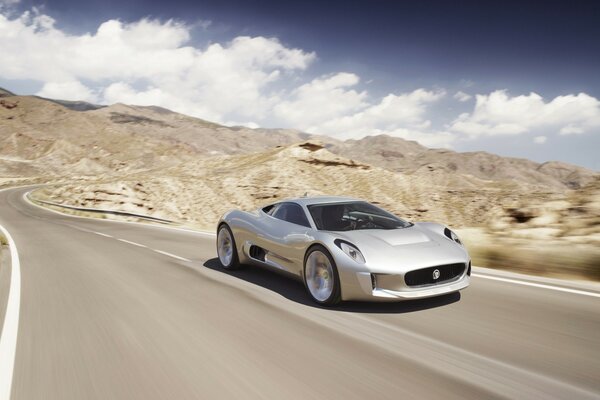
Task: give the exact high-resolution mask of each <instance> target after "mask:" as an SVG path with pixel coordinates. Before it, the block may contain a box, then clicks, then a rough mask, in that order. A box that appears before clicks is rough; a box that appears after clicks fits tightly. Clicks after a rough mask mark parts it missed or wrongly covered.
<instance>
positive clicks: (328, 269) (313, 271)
mask: <svg viewBox="0 0 600 400" xmlns="http://www.w3.org/2000/svg"><path fill="white" fill-rule="evenodd" d="M302 277H303V281H304V286H305V287H306V290H307V292H308V294H309V295H310V297H311V298H312V299H313V301H315V302H316V303H318V304H320V305H323V306H334V305H336V304H339V303H340V302H341V301H342V290H341V284H340V277H339V274H338V270H337V266H336V265H335V261H334V260H333V257H332V256H331V254H330V253H329V251H328V250H327V249H326V248H325V247H323V246H321V245H315V246H312V247H311V248H310V249H309V250H308V251H307V252H306V255H305V257H304V269H303V274H302Z"/></svg>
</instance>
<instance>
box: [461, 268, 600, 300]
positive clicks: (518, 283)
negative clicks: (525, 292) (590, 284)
mask: <svg viewBox="0 0 600 400" xmlns="http://www.w3.org/2000/svg"><path fill="white" fill-rule="evenodd" d="M471 276H475V277H477V278H483V279H490V280H493V281H500V282H507V283H514V284H517V285H523V286H531V287H537V288H541V289H549V290H556V291H558V292H566V293H573V294H581V295H583V296H590V297H600V293H595V292H588V291H586V290H579V289H569V288H564V287H560V286H551V285H544V284H542V283H534V282H527V281H519V280H516V279H509V278H500V277H498V276H490V275H481V274H477V273H472V274H471Z"/></svg>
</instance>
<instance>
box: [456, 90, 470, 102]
mask: <svg viewBox="0 0 600 400" xmlns="http://www.w3.org/2000/svg"><path fill="white" fill-rule="evenodd" d="M453 97H454V98H455V99H456V100H458V101H460V102H461V103H464V102H465V101H469V100H471V98H472V97H473V96H471V95H470V94H468V93H465V92H463V91H460V90H459V91H458V92H456V93H455V94H454V96H453Z"/></svg>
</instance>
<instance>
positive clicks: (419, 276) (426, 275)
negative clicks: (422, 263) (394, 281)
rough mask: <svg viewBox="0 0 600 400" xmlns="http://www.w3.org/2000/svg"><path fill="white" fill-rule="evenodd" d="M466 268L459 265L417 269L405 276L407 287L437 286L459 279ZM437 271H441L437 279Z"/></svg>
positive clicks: (463, 265) (461, 264)
mask: <svg viewBox="0 0 600 400" xmlns="http://www.w3.org/2000/svg"><path fill="white" fill-rule="evenodd" d="M465 267H466V265H465V264H463V263H457V264H446V265H438V266H435V267H428V268H423V269H417V270H415V271H410V272H407V273H406V274H405V275H404V282H406V285H407V286H423V285H437V284H440V283H445V282H448V281H451V280H453V279H456V278H458V277H459V276H461V275H462V274H463V272H465ZM436 270H437V271H439V276H438V277H437V279H436V278H435V276H437V275H438V273H436V272H435V271H436Z"/></svg>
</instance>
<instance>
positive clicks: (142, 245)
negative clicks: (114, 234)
mask: <svg viewBox="0 0 600 400" xmlns="http://www.w3.org/2000/svg"><path fill="white" fill-rule="evenodd" d="M117 240H118V241H119V242H123V243H127V244H132V245H134V246H137V247H148V246H146V245H144V244H140V243H136V242H130V241H129V240H125V239H118V238H117Z"/></svg>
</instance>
